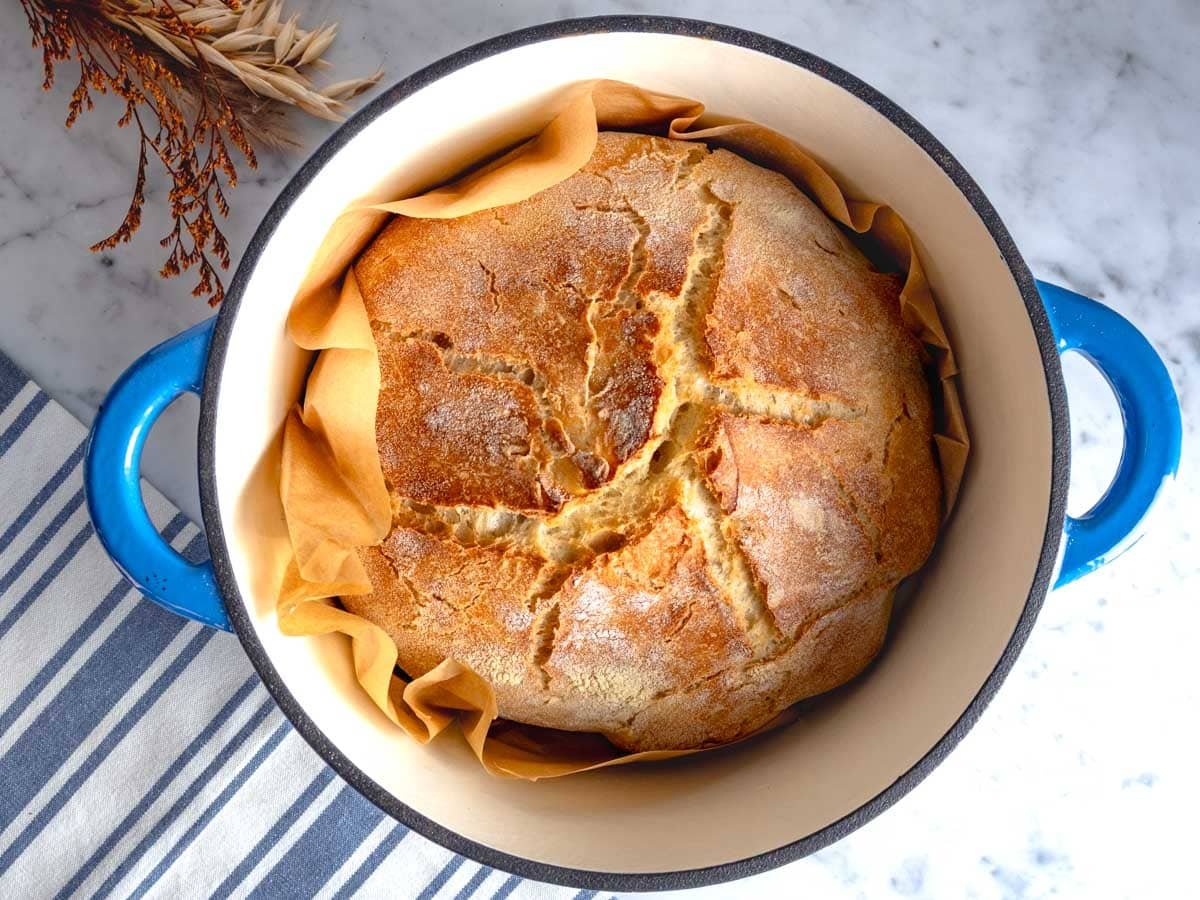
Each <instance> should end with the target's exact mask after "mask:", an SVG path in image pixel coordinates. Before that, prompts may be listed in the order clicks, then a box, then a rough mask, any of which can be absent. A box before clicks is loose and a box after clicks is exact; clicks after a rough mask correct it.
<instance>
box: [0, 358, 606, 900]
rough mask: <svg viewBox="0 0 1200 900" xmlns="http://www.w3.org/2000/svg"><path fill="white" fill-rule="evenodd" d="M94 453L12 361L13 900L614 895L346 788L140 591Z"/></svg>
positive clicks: (189, 537)
mask: <svg viewBox="0 0 1200 900" xmlns="http://www.w3.org/2000/svg"><path fill="white" fill-rule="evenodd" d="M84 437H85V432H84V429H83V427H82V426H81V425H80V424H79V423H78V422H76V421H75V420H74V419H73V418H71V416H69V415H68V414H67V413H66V412H65V411H64V410H63V409H62V408H61V407H60V406H58V404H56V403H54V402H52V401H49V399H48V398H47V397H46V395H45V394H44V393H43V392H42V391H40V390H39V389H38V388H37V386H36V385H34V384H33V383H32V382H30V381H28V380H27V379H26V378H25V377H24V375H23V374H22V373H20V372H19V371H18V370H17V369H16V368H15V367H14V366H13V365H12V364H11V363H10V362H9V361H8V360H7V359H6V358H5V357H3V355H0V896H4V897H8V896H12V897H18V896H19V897H32V898H41V897H46V898H50V897H62V898H66V897H108V896H118V897H141V896H161V897H192V896H206V897H207V896H213V897H222V898H224V897H229V898H244V897H255V898H263V897H323V898H345V897H384V896H387V897H397V896H399V897H411V898H418V897H420V898H428V900H433V898H438V900H450V898H456V900H467V898H496V900H503V898H505V897H514V898H564V900H566V898H578V900H590V898H592V897H594V896H595V894H594V892H591V891H578V892H576V891H573V890H568V889H563V888H556V887H551V886H549V885H543V884H539V883H535V882H529V881H524V880H522V879H519V878H515V877H512V876H509V875H508V874H507V873H504V872H497V871H493V870H492V869H490V868H487V867H486V866H479V865H477V864H476V863H473V862H469V861H467V860H464V859H463V858H462V857H459V856H455V855H454V854H451V853H449V852H448V851H446V850H444V849H442V848H440V847H438V846H436V845H434V844H431V843H430V842H428V841H426V840H424V839H423V838H421V837H419V836H417V835H415V834H412V833H410V832H409V831H408V830H407V829H406V828H405V827H404V826H403V825H400V824H399V823H397V822H395V821H393V820H392V819H390V818H388V817H386V816H385V815H384V814H383V813H381V812H380V811H379V810H378V809H377V808H376V807H375V806H373V805H372V804H370V803H369V802H368V801H366V800H365V799H363V798H362V797H361V796H359V795H358V794H357V793H356V792H355V791H354V790H353V789H352V788H350V787H349V786H347V785H346V784H345V783H344V782H342V781H341V779H340V778H338V777H337V776H336V774H335V773H334V772H333V771H332V770H331V769H329V768H328V767H327V766H326V765H325V764H324V763H323V762H322V761H321V760H320V759H319V758H318V757H317V756H316V755H315V754H314V753H313V751H312V750H311V749H310V748H309V747H308V745H307V744H306V743H305V742H304V741H303V740H302V739H301V738H300V736H299V735H298V734H297V733H296V732H295V731H294V730H293V729H292V728H291V726H290V725H289V724H288V722H287V721H286V720H285V719H284V718H283V716H282V715H281V714H280V712H279V710H278V709H277V708H276V707H275V705H274V703H273V702H272V701H271V699H270V697H269V696H268V695H267V693H266V691H265V689H264V688H263V687H262V685H261V684H260V683H259V681H258V679H257V677H256V676H255V674H254V672H253V670H252V669H251V667H250V665H249V663H248V661H247V660H246V659H245V657H244V655H243V654H242V652H241V648H240V646H239V645H238V643H237V641H236V639H234V638H232V637H231V636H229V635H226V634H223V633H219V632H216V631H212V630H209V629H206V628H203V627H201V626H199V625H197V624H195V623H192V622H188V621H186V620H184V619H181V618H178V617H176V616H174V615H172V614H171V613H168V612H166V611H164V610H162V609H160V608H159V607H158V606H156V605H154V604H153V603H150V602H149V601H147V600H144V599H143V598H141V597H140V596H139V595H138V594H137V592H136V591H134V590H133V589H132V588H131V587H130V586H129V585H128V584H127V583H126V582H125V581H123V580H122V578H121V577H120V575H119V574H118V573H117V571H116V569H115V568H114V567H113V566H112V564H111V562H109V560H108V558H107V556H106V555H105V553H104V551H103V549H102V548H101V546H100V544H99V542H98V541H97V540H96V538H95V536H94V534H93V532H92V527H91V523H90V522H89V520H88V516H87V510H86V506H85V503H84V499H83V490H82V476H81V470H80V467H81V463H82V457H83V441H84ZM144 494H145V497H146V502H147V508H148V510H149V512H150V517H151V519H152V520H153V521H154V522H155V524H156V525H157V526H158V527H159V528H160V530H161V532H162V534H163V536H164V538H166V539H167V540H168V541H169V542H170V543H171V545H172V546H174V547H175V548H176V549H177V550H179V551H180V552H182V553H184V554H185V555H187V556H189V557H192V558H197V557H198V556H199V555H202V554H203V551H204V540H203V536H202V535H201V534H200V533H199V532H198V531H197V529H196V528H195V526H193V525H192V524H191V523H189V522H188V521H187V520H186V519H185V518H184V517H183V516H182V515H180V514H179V513H178V512H177V511H176V510H175V509H173V508H172V507H171V505H170V504H169V503H168V502H167V501H166V500H165V499H164V498H163V497H162V496H161V495H160V494H159V493H158V492H157V491H155V490H154V489H153V488H152V487H150V486H148V485H145V486H144Z"/></svg>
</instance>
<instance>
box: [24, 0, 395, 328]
mask: <svg viewBox="0 0 1200 900" xmlns="http://www.w3.org/2000/svg"><path fill="white" fill-rule="evenodd" d="M21 3H22V6H23V7H24V8H25V14H26V18H27V20H28V21H29V26H30V30H31V31H32V32H33V43H34V46H35V47H40V48H41V50H42V62H43V68H44V72H45V79H44V81H43V87H44V88H46V89H49V88H50V87H51V85H52V84H53V83H54V70H55V67H56V66H57V64H58V63H60V62H65V61H72V60H73V61H76V62H77V63H78V65H79V72H80V75H79V81H78V83H77V84H76V86H75V89H74V90H73V91H72V93H71V101H70V104H69V108H68V115H67V123H66V124H67V127H70V126H71V125H72V123H74V121H75V120H76V119H77V118H78V117H79V115H80V114H81V113H82V112H83V110H84V109H91V108H92V106H93V101H92V92H97V93H101V94H104V93H112V94H115V95H116V96H117V97H119V98H120V99H121V100H123V101H124V103H125V111H124V113H123V115H122V116H121V118H120V119H119V120H118V122H117V124H118V125H119V126H122V127H124V126H126V125H129V124H133V125H134V126H135V127H136V129H137V131H138V134H139V139H140V147H139V153H138V165H137V174H136V177H135V180H134V189H133V195H132V197H131V200H130V205H129V209H128V211H127V212H126V214H125V218H124V220H123V221H122V222H121V224H120V226H119V227H118V228H117V230H116V231H114V232H113V233H112V234H111V235H109V236H108V237H107V238H105V239H104V240H102V241H99V242H97V243H96V244H94V245H93V246H92V250H93V251H99V250H105V249H109V248H112V247H115V246H116V245H117V244H120V243H125V242H127V241H128V240H129V239H130V238H131V237H132V236H133V233H134V232H135V231H137V229H138V226H139V225H140V223H141V213H142V207H143V205H144V202H145V187H146V177H147V167H148V166H149V164H150V161H151V160H152V159H157V160H158V161H159V162H160V163H161V164H162V166H163V167H164V168H165V169H166V171H167V172H168V174H169V175H170V176H171V180H172V186H171V191H170V193H169V203H170V208H171V213H172V217H173V220H174V221H173V227H172V230H171V231H170V232H168V234H167V235H166V236H165V237H164V238H162V240H161V241H160V243H161V244H162V246H163V247H166V248H169V251H170V255H169V256H168V258H167V261H166V263H165V264H164V265H163V267H162V269H161V271H160V274H161V275H162V276H163V277H171V276H173V275H178V274H180V273H181V272H183V271H186V270H188V269H191V268H193V267H195V268H196V269H197V272H198V283H197V285H196V288H195V289H194V290H193V292H192V293H193V294H195V295H197V296H207V297H208V298H209V302H210V303H212V304H214V305H215V304H217V303H219V302H220V301H221V299H222V297H223V296H224V289H223V287H222V285H221V280H220V277H219V275H218V274H217V270H216V266H220V267H221V268H228V267H229V248H228V245H227V244H226V241H225V238H224V236H223V235H222V234H221V231H220V229H219V228H218V226H217V223H216V215H215V213H219V214H220V215H222V216H224V215H228V210H229V207H228V204H227V203H226V201H225V197H224V194H223V193H222V190H221V185H220V182H219V176H222V175H223V176H224V180H225V183H226V185H227V186H229V187H232V186H234V185H236V183H237V170H236V168H235V166H234V163H233V159H232V157H231V155H230V152H229V145H232V146H233V147H234V148H236V149H237V150H238V151H239V152H240V153H241V155H242V157H243V158H244V159H245V161H246V163H247V165H249V166H250V167H251V168H256V167H257V161H256V159H255V156H254V150H253V148H252V147H251V143H250V138H251V137H252V138H253V140H254V141H255V142H257V143H259V144H261V145H265V146H274V145H285V144H289V143H292V141H291V138H290V135H289V134H288V132H287V130H286V128H285V127H284V119H283V115H282V113H283V112H284V111H286V109H287V108H289V107H296V108H298V109H300V110H303V111H304V112H306V113H308V114H310V115H313V116H317V117H319V118H322V119H329V120H332V121H339V120H340V119H341V118H342V117H343V115H344V114H345V112H346V111H347V109H348V107H347V105H346V101H347V100H349V99H351V98H353V97H355V96H357V95H358V94H360V93H362V92H363V91H364V90H366V89H367V88H369V87H371V86H372V85H374V84H375V83H376V82H377V81H378V80H379V78H380V75H381V74H382V73H381V72H376V73H374V74H373V75H371V76H369V77H367V78H354V79H351V80H348V81H342V82H338V83H336V84H331V85H327V86H325V87H317V86H316V85H315V84H314V83H313V81H312V80H311V79H310V78H309V76H308V72H309V71H311V70H313V69H319V68H325V67H327V64H326V63H324V61H323V60H322V55H323V54H324V53H325V51H326V50H327V49H328V48H329V45H330V44H331V43H332V42H333V39H334V36H335V35H336V33H337V26H336V25H330V24H326V25H321V26H320V27H318V28H316V29H313V30H306V29H303V28H301V27H300V25H299V19H298V17H297V16H295V15H292V16H289V17H288V18H287V19H286V20H285V19H284V18H283V14H284V4H283V0H242V2H240V3H239V2H238V0H21ZM214 262H215V264H216V265H214Z"/></svg>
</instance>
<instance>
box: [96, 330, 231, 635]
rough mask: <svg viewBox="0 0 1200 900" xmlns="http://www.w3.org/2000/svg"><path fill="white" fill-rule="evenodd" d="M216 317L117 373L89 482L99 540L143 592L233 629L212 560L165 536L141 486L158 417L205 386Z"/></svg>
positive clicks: (99, 421)
mask: <svg viewBox="0 0 1200 900" xmlns="http://www.w3.org/2000/svg"><path fill="white" fill-rule="evenodd" d="M216 321H217V320H216V317H215V316H213V317H212V318H210V319H207V320H205V321H203V322H201V323H200V324H199V325H194V326H192V327H191V328H189V329H188V330H187V331H184V332H182V333H180V334H177V335H175V337H173V338H171V339H170V340H167V341H165V342H163V343H161V344H159V345H158V346H157V347H154V348H153V349H152V350H149V351H148V352H147V353H146V354H145V355H143V356H142V357H141V358H140V359H139V360H138V361H137V362H135V363H134V364H133V365H131V366H130V367H129V368H128V369H126V370H125V372H124V373H123V374H122V375H121V377H120V378H118V379H117V382H116V384H114V385H113V386H112V390H110V391H109V392H108V396H107V397H106V398H105V399H104V403H103V405H102V406H101V407H100V411H99V412H97V413H96V418H95V420H94V421H93V422H92V431H91V434H90V435H89V437H88V445H87V451H86V453H85V454H84V463H83V465H84V470H83V484H84V490H85V492H86V494H87V504H88V512H89V513H90V514H91V517H92V524H93V526H94V527H95V529H96V535H97V537H99V538H100V543H101V544H103V545H104V549H105V550H106V551H108V555H109V556H111V557H112V560H113V562H114V563H116V565H117V568H118V569H120V570H121V572H122V573H123V574H124V575H125V577H126V578H128V579H129V580H130V581H131V582H133V584H134V586H135V587H136V588H137V589H138V590H139V591H141V592H142V593H143V594H145V595H146V596H147V597H149V598H150V599H151V600H153V601H155V602H156V603H159V604H161V605H163V606H165V607H166V608H167V609H169V610H171V611H172V612H176V613H179V614H180V615H182V616H187V617H188V618H189V619H195V620H196V621H197V622H202V623H203V624H205V625H212V626H214V627H216V628H222V629H224V630H225V631H232V630H233V629H232V627H231V626H230V624H229V617H228V616H227V615H226V613H225V607H224V605H222V603H221V595H220V592H219V591H218V590H217V583H216V578H215V577H214V575H213V568H212V563H211V562H207V561H206V562H202V563H192V562H188V561H187V560H186V559H184V558H183V557H182V556H180V555H179V554H178V553H176V552H175V550H174V549H172V548H171V547H170V545H168V544H167V542H166V541H164V540H163V539H162V537H161V536H160V535H159V533H158V531H157V530H156V529H155V527H154V524H153V523H152V522H151V521H150V516H149V515H147V513H146V507H145V504H144V503H143V502H142V489H141V485H140V475H141V464H142V448H143V447H144V446H145V444H146V436H147V435H148V434H149V433H150V429H151V428H152V427H153V426H154V423H155V421H156V420H157V419H158V417H159V416H160V415H162V411H163V410H164V409H166V408H167V407H168V406H170V404H171V402H172V401H173V400H175V398H177V397H178V396H180V395H181V394H183V393H184V392H185V391H191V392H192V393H193V394H199V393H200V391H201V389H202V388H203V386H204V365H205V361H206V360H207V359H208V342H209V339H210V338H211V337H212V332H213V325H214V324H215V323H216Z"/></svg>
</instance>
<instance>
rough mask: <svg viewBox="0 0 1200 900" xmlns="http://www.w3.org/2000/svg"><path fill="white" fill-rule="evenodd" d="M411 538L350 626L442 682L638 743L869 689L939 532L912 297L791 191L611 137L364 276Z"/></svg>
mask: <svg viewBox="0 0 1200 900" xmlns="http://www.w3.org/2000/svg"><path fill="white" fill-rule="evenodd" d="M355 272H356V275H357V278H358V283H359V285H360V288H361V291H362V295H363V299H364V301H365V303H366V308H367V311H368V314H369V315H370V318H371V326H372V329H373V331H374V334H375V338H376V341H377V343H378V347H379V360H380V369H381V372H382V388H381V391H380V396H379V406H378V411H377V419H376V433H377V437H378V443H379V453H380V459H381V462H382V465H383V471H384V474H385V476H386V478H387V483H388V487H389V490H390V492H391V497H392V509H393V527H392V531H391V533H390V534H389V535H388V537H387V538H386V540H384V541H383V543H382V544H381V545H380V546H378V547H374V548H370V549H368V550H366V551H365V552H364V554H363V556H364V561H365V564H366V567H367V570H368V572H369V574H370V577H371V581H372V584H373V586H374V592H373V593H371V594H369V595H366V596H359V597H346V598H344V601H343V602H344V603H345V605H346V607H347V608H348V609H349V610H351V611H352V612H354V613H356V614H358V615H361V616H364V617H366V618H368V619H370V620H371V621H373V622H375V623H377V624H378V625H380V626H382V627H383V628H384V629H385V630H386V631H387V632H388V633H389V634H390V635H391V636H392V637H393V638H394V639H395V641H396V645H397V647H398V648H399V654H400V665H401V666H402V667H403V668H404V669H405V671H406V672H408V673H409V674H410V675H412V676H414V677H415V676H419V675H421V674H423V673H425V672H427V671H428V670H430V669H431V668H433V667H434V666H436V665H437V664H438V663H440V662H441V661H442V660H443V659H445V658H447V657H452V658H454V659H457V660H459V661H461V662H463V663H465V664H466V665H469V666H470V667H471V668H473V669H474V670H475V671H476V672H478V673H479V674H480V675H481V676H483V677H484V678H486V679H487V680H489V681H490V682H491V684H492V685H493V686H494V687H495V692H496V698H497V701H498V704H499V711H500V715H501V716H503V717H505V718H508V719H512V720H515V721H518V722H525V723H529V724H533V725H539V726H545V727H549V728H561V729H569V730H574V731H594V732H600V733H603V734H604V735H606V736H607V737H608V738H609V739H610V740H611V741H613V742H614V743H615V744H617V745H618V746H620V747H623V748H627V749H629V750H643V749H663V748H690V747H699V746H704V745H709V744H716V743H723V742H726V741H730V740H734V739H736V738H738V737H740V736H743V735H745V734H747V733H749V732H751V731H754V730H755V729H757V728H759V727H761V726H762V725H764V724H765V723H767V722H768V721H770V720H771V719H772V717H774V716H775V715H776V714H777V713H779V712H780V711H781V710H783V709H784V708H785V707H787V706H789V705H790V704H792V703H795V702H796V701H797V700H800V699H802V698H805V697H809V696H811V695H813V694H817V693H819V692H822V691H826V690H829V689H830V688H833V687H836V686H837V685H839V684H842V683H843V682H845V681H847V680H848V679H850V678H852V677H853V676H854V675H856V674H857V673H858V672H860V671H861V670H862V669H863V668H864V667H865V666H866V664H867V663H868V662H869V661H870V660H871V658H872V657H873V656H874V655H875V653H876V652H877V651H878V650H879V648H880V645H881V643H882V641H883V638H884V634H885V632H886V629H887V622H888V616H889V612H890V606H891V597H892V593H893V591H894V588H895V587H896V584H897V582H899V581H900V579H902V578H903V577H904V576H906V575H908V574H910V573H911V572H913V571H915V570H916V569H917V568H918V567H919V566H920V565H921V564H922V562H923V561H924V560H925V558H926V556H927V555H928V553H929V551H930V549H931V547H932V545H933V542H934V538H935V536H936V533H937V527H938V520H939V516H940V510H941V496H940V493H941V481H940V477H939V474H938V470H937V468H936V466H935V463H934V459H933V453H932V446H931V430H932V421H931V413H930V396H929V388H928V385H927V383H926V380H925V377H924V375H923V371H922V363H921V360H922V352H921V348H920V346H919V344H918V342H917V341H916V339H915V338H914V337H913V336H912V334H911V333H910V332H909V330H908V329H907V328H906V327H905V325H904V323H903V322H902V321H901V317H900V305H899V299H898V296H899V289H900V281H899V280H898V278H897V277H896V276H894V275H884V274H880V273H879V272H877V271H875V270H874V269H873V268H872V267H871V265H870V264H869V263H868V262H867V260H866V259H865V258H864V257H863V256H862V254H861V253H859V251H858V250H857V249H856V248H855V247H854V246H853V245H852V244H851V243H850V242H849V241H848V240H847V239H846V238H845V237H844V236H843V234H842V233H841V231H840V230H839V229H838V228H837V226H836V225H834V223H833V222H832V221H830V220H829V219H828V218H826V216H825V215H824V214H823V213H822V212H821V211H820V210H819V209H818V208H817V207H816V206H815V205H814V204H813V203H812V202H811V201H810V200H809V199H808V198H807V197H806V196H805V195H804V194H802V193H801V192H800V191H799V190H798V189H797V188H796V187H795V186H794V185H793V184H792V183H791V182H789V181H788V180H787V179H786V178H784V177H783V176H782V175H779V174H778V173H775V172H771V171H768V170H766V169H763V168H760V167H758V166H755V165H753V164H751V163H749V162H747V161H746V160H744V159H742V158H740V157H738V156H736V155H734V154H732V153H729V152H727V151H724V150H715V151H711V152H710V150H709V149H708V148H706V147H704V146H702V145H699V144H695V143H687V142H681V141H670V140H664V139H660V138H653V137H647V136H643V135H634V134H622V133H602V134H601V135H600V140H599V143H598V145H597V147H596V152H595V154H594V155H593V157H592V159H591V161H590V162H589V163H588V165H587V166H586V167H584V169H583V170H582V171H580V172H579V173H577V174H576V175H574V176H573V177H571V178H569V179H567V180H566V181H564V182H562V183H561V184H559V185H557V186H555V187H553V188H550V189H548V190H545V191H543V192H541V193H540V194H538V195H536V196H535V197H533V198H531V199H529V200H526V201H524V202H522V203H518V204H514V205H511V206H506V207H501V208H498V209H492V210H487V211H484V212H479V213H475V214H473V215H469V216H465V217H462V218H458V219H449V220H420V219H411V218H404V217H397V218H396V219H394V220H393V221H392V222H391V224H390V225H389V226H388V227H387V228H386V229H385V230H384V231H383V233H382V234H380V235H379V237H378V238H377V239H376V240H375V241H374V243H373V244H372V245H371V246H370V247H369V248H368V249H367V250H366V252H365V253H364V254H363V256H362V257H361V258H360V259H359V261H358V262H357V264H356V266H355Z"/></svg>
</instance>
